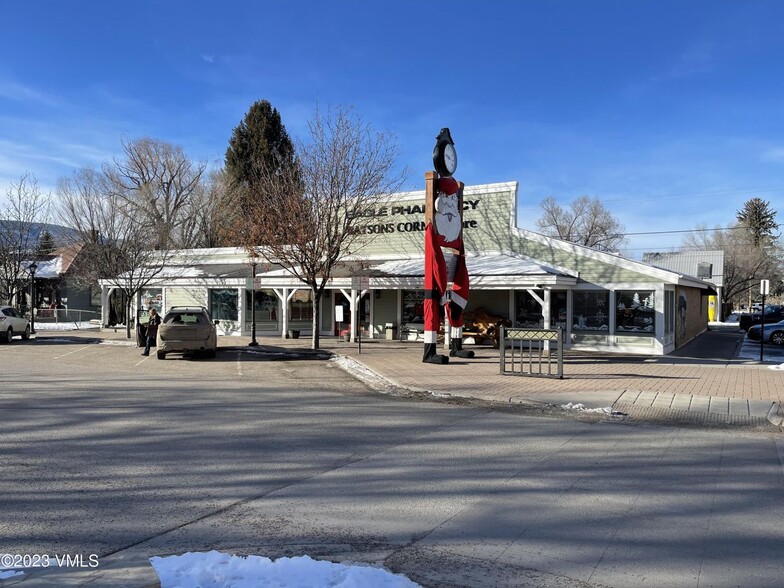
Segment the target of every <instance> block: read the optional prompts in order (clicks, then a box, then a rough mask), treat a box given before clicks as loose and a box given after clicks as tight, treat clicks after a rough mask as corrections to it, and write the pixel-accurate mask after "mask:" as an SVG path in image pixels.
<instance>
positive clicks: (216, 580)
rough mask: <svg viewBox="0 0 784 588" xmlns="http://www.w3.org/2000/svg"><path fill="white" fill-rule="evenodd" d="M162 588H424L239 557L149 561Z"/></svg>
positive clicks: (293, 562)
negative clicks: (264, 587) (263, 587)
mask: <svg viewBox="0 0 784 588" xmlns="http://www.w3.org/2000/svg"><path fill="white" fill-rule="evenodd" d="M150 563H151V564H152V566H153V568H155V572H156V573H157V574H158V578H159V579H160V581H161V588H224V587H226V586H231V587H232V588H256V587H257V586H276V587H279V588H289V587H291V588H294V587H300V586H308V587H312V588H364V587H366V586H374V587H377V588H421V587H419V584H415V583H414V582H412V581H411V580H409V579H408V578H406V577H405V576H402V575H395V574H392V573H390V572H388V571H386V570H383V569H381V568H376V567H371V566H367V565H346V564H336V563H332V562H328V561H320V560H314V559H311V558H310V557H309V556H307V555H303V556H299V557H281V558H279V559H276V560H274V561H273V560H271V559H269V558H267V557H263V556H258V555H249V556H248V557H239V556H236V555H228V554H226V553H221V552H219V551H210V552H208V553H185V554H183V555H172V556H170V557H151V558H150Z"/></svg>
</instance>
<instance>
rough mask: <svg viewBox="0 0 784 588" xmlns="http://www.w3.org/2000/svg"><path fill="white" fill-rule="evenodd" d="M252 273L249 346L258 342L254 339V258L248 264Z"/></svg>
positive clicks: (253, 345) (254, 345)
mask: <svg viewBox="0 0 784 588" xmlns="http://www.w3.org/2000/svg"><path fill="white" fill-rule="evenodd" d="M250 267H251V270H252V273H251V276H252V278H253V280H252V286H251V290H250V313H251V317H252V320H251V323H250V343H248V346H249V347H256V346H257V345H258V344H259V342H258V341H256V260H255V259H254V260H253V261H252V262H251V264H250Z"/></svg>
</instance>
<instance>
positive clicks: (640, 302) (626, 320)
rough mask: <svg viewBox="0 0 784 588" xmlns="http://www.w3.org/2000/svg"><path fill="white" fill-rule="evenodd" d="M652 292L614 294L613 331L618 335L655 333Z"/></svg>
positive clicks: (620, 292)
mask: <svg viewBox="0 0 784 588" xmlns="http://www.w3.org/2000/svg"><path fill="white" fill-rule="evenodd" d="M653 294H654V293H653V291H652V290H621V291H618V292H616V293H615V330H616V332H618V333H622V332H623V333H640V334H649V335H653V334H654V333H655V330H656V329H655V323H654V320H655V318H656V310H655V308H654V299H653Z"/></svg>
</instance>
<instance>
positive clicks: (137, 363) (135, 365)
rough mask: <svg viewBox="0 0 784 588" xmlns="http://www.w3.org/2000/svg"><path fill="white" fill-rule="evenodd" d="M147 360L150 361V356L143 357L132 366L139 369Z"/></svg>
mask: <svg viewBox="0 0 784 588" xmlns="http://www.w3.org/2000/svg"><path fill="white" fill-rule="evenodd" d="M148 359H150V356H149V355H145V356H144V357H143V358H141V359H140V360H139V361H138V362H136V363H135V364H134V366H133V367H139V366H140V365H142V364H143V363H144V362H145V361H147V360H148Z"/></svg>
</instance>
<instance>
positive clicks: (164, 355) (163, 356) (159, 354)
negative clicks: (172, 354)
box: [155, 351, 166, 359]
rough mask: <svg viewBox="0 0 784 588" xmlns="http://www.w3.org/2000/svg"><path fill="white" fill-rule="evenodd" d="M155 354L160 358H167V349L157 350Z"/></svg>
mask: <svg viewBox="0 0 784 588" xmlns="http://www.w3.org/2000/svg"><path fill="white" fill-rule="evenodd" d="M155 355H156V356H157V357H158V359H166V352H165V351H156V352H155Z"/></svg>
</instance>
